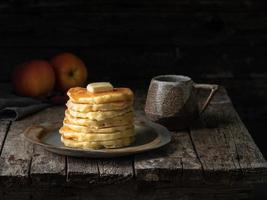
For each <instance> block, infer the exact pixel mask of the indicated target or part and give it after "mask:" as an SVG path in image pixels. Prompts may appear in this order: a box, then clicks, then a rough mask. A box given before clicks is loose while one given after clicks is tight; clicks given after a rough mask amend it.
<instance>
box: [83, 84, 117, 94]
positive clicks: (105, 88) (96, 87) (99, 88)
mask: <svg viewBox="0 0 267 200" xmlns="http://www.w3.org/2000/svg"><path fill="white" fill-rule="evenodd" d="M112 90H113V86H112V85H111V84H110V83H109V82H97V83H90V84H88V85H87V91H88V92H92V93H99V92H109V91H112Z"/></svg>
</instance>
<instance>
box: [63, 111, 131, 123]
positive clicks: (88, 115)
mask: <svg viewBox="0 0 267 200" xmlns="http://www.w3.org/2000/svg"><path fill="white" fill-rule="evenodd" d="M132 110H133V109H132V108H125V109H123V110H116V111H103V112H85V113H82V112H77V111H74V110H71V109H68V111H69V113H70V115H71V116H73V117H79V118H84V119H90V120H96V121H101V120H106V119H109V118H113V117H117V116H120V115H123V114H125V113H128V112H131V111H132Z"/></svg>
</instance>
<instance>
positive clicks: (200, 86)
mask: <svg viewBox="0 0 267 200" xmlns="http://www.w3.org/2000/svg"><path fill="white" fill-rule="evenodd" d="M194 88H196V89H205V90H210V93H209V96H208V98H207V100H206V101H205V103H204V104H203V105H202V107H201V108H200V111H199V114H200V115H201V114H202V113H203V112H204V111H205V110H206V108H207V107H208V105H209V103H210V101H211V99H212V97H213V96H214V94H215V93H216V92H217V91H218V89H219V85H216V84H196V83H195V84H194Z"/></svg>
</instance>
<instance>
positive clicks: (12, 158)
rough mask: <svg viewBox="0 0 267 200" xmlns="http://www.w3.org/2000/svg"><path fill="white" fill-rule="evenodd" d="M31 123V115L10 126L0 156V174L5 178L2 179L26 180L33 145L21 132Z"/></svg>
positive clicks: (32, 120)
mask: <svg viewBox="0 0 267 200" xmlns="http://www.w3.org/2000/svg"><path fill="white" fill-rule="evenodd" d="M32 123H34V117H33V116H31V117H28V118H26V119H24V120H22V121H15V122H13V123H12V124H11V126H10V129H9V132H8V134H7V137H6V141H5V144H4V146H3V150H2V154H1V157H0V159H1V160H0V176H1V177H2V179H3V178H7V179H6V180H4V181H9V180H8V179H9V178H11V179H12V178H19V180H20V182H24V181H27V180H28V175H29V169H30V164H31V155H32V153H33V145H32V144H30V143H28V142H26V141H25V140H24V138H23V135H22V132H23V131H24V130H25V129H26V128H27V127H28V126H30V125H31V124H32ZM10 183H11V184H12V183H15V182H10Z"/></svg>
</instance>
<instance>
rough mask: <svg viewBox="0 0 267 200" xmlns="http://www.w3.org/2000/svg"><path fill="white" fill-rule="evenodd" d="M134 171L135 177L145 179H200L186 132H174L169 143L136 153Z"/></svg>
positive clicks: (197, 163) (197, 162)
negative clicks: (158, 147) (159, 147)
mask: <svg viewBox="0 0 267 200" xmlns="http://www.w3.org/2000/svg"><path fill="white" fill-rule="evenodd" d="M187 170H189V171H190V173H188V171H187ZM135 171H136V177H137V179H139V180H145V181H178V182H183V181H188V182H190V180H191V181H192V180H198V181H199V180H201V175H202V174H201V171H202V170H201V165H200V163H199V161H198V160H197V157H196V154H195V152H194V149H193V146H192V143H191V140H190V137H189V135H188V133H187V132H174V133H173V137H172V141H171V143H170V144H169V145H167V146H166V147H163V148H161V149H159V150H156V151H153V152H148V153H145V154H141V155H136V156H135ZM195 172H198V173H197V174H195ZM190 174H191V175H192V176H191V175H190Z"/></svg>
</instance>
